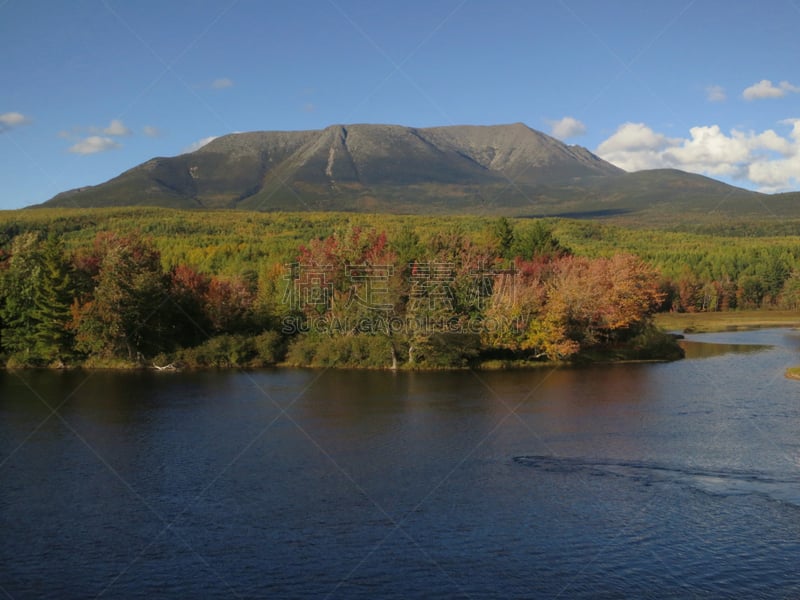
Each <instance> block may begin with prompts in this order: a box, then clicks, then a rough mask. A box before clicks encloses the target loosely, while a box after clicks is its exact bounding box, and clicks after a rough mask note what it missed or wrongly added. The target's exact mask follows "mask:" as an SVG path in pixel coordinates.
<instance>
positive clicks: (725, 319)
mask: <svg viewBox="0 0 800 600" xmlns="http://www.w3.org/2000/svg"><path fill="white" fill-rule="evenodd" d="M655 324H656V325H657V326H658V327H660V328H661V329H663V330H665V331H679V332H681V333H723V332H726V331H747V330H752V329H769V328H777V327H789V328H800V312H797V311H788V310H785V311H778V310H775V311H773V310H743V311H727V312H723V311H719V312H696V313H658V314H656V315H655Z"/></svg>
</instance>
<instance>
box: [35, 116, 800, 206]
mask: <svg viewBox="0 0 800 600" xmlns="http://www.w3.org/2000/svg"><path fill="white" fill-rule="evenodd" d="M765 198H769V196H767V195H764V194H759V193H758V192H752V191H749V190H745V189H742V188H737V187H735V186H730V185H727V184H725V183H722V182H719V181H716V180H714V179H711V178H708V177H704V176H702V175H695V174H690V173H685V172H682V171H676V170H669V169H655V170H651V171H638V172H633V173H628V172H626V171H623V170H622V169H620V168H618V167H616V166H614V165H612V164H611V163H608V162H607V161H604V160H603V159H602V158H600V157H598V156H597V155H595V154H593V153H592V152H591V151H589V150H588V149H586V148H583V147H581V146H577V145H567V144H565V143H563V142H561V141H559V140H557V139H555V138H553V137H551V136H549V135H547V134H545V133H542V132H540V131H536V130H534V129H531V128H530V127H528V126H527V125H525V124H524V123H512V124H507V125H453V126H443V127H428V128H415V127H406V126H402V125H382V124H350V125H345V124H337V125H330V126H328V127H326V128H324V129H319V130H301V131H252V132H245V133H232V134H228V135H224V136H220V137H218V138H216V139H214V140H212V141H211V142H209V143H208V144H206V145H204V146H203V147H201V148H199V149H197V150H195V151H193V152H189V153H184V154H180V155H178V156H174V157H156V158H152V159H150V160H148V161H146V162H144V163H142V164H140V165H137V166H135V167H133V168H131V169H128V170H127V171H125V172H123V173H121V174H120V175H118V176H117V177H114V178H112V179H110V180H108V181H106V182H105V183H101V184H99V185H96V186H87V187H82V188H77V189H73V190H68V191H65V192H62V193H60V194H58V195H56V196H55V197H53V198H52V199H50V200H48V201H47V202H45V203H44V204H41V205H38V206H45V207H57V206H72V207H94V206H136V205H147V206H166V207H171V208H188V209H196V208H241V209H248V210H266V211H270V210H273V211H274V210H282V211H303V210H339V211H341V210H344V211H370V212H391V213H420V214H428V213H431V214H436V213H457V212H473V213H485V212H488V211H491V212H497V213H499V214H506V215H510V216H523V215H531V214H541V215H548V214H549V215H555V214H571V213H574V214H580V213H587V214H588V213H604V212H608V211H611V212H615V213H638V212H642V211H645V212H646V211H653V210H656V211H664V210H680V211H689V212H692V211H697V210H700V211H708V210H714V207H719V206H725V205H727V206H728V207H729V208H730V207H733V208H735V209H736V210H737V211H742V210H753V209H754V208H758V207H755V204H757V202H758V201H760V202H761V203H762V204H763V202H764V199H765ZM794 200H796V198H793V197H792V194H788V195H781V198H779V200H777V201H776V203H777V204H780V205H781V206H782V207H789V206H791V205H792V203H793V202H794Z"/></svg>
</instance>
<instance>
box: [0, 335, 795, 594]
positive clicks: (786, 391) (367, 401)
mask: <svg viewBox="0 0 800 600" xmlns="http://www.w3.org/2000/svg"><path fill="white" fill-rule="evenodd" d="M687 339H688V340H689V343H690V344H693V345H694V346H695V349H699V350H700V351H699V352H698V353H692V352H690V353H689V356H691V357H692V358H689V359H687V360H684V361H679V362H675V363H666V364H635V365H615V366H603V367H591V368H577V369H563V368H562V369H539V370H533V371H518V372H488V373H471V372H457V373H397V374H392V373H383V372H360V371H311V370H267V371H257V372H246V373H243V372H214V373H170V374H168V373H143V374H132V373H65V374H58V373H37V372H22V373H0V531H2V532H3V543H2V544H0V566H1V567H0V591H2V592H3V593H4V594H5V595H6V596H8V597H11V598H15V599H20V598H73V597H81V598H82V597H106V598H119V597H125V598H145V597H147V598H150V597H163V598H186V597H203V598H217V597H219V598H222V597H225V598H227V597H234V598H236V597H240V598H264V597H269V598H280V597H290V598H299V597H315V598H317V597H322V598H326V597H328V598H352V597H363V598H376V597H393V598H415V597H417V598H422V597H454V598H460V597H463V598H490V597H491V598H494V597H508V598H531V597H537V598H598V597H599V598H603V597H606V598H620V597H649V598H676V597H680V598H684V597H694V596H698V597H731V598H741V597H747V598H758V597H764V598H767V597H769V598H771V597H798V596H800V570H798V569H797V565H798V564H800V384H798V382H796V381H790V380H787V379H785V378H784V377H783V371H784V369H785V368H786V367H787V366H790V365H794V364H797V363H800V352H798V350H800V337H798V334H797V333H795V332H792V331H789V330H780V329H774V330H759V331H750V332H732V333H724V334H704V335H696V336H687ZM698 342H704V343H709V342H710V343H718V344H726V345H727V346H728V347H727V348H721V347H714V348H712V347H709V346H703V347H701V346H699V345H697V344H698ZM753 345H755V346H756V347H753ZM723 350H724V351H723ZM0 595H2V594H0Z"/></svg>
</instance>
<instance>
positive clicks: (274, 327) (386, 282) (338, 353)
mask: <svg viewBox="0 0 800 600" xmlns="http://www.w3.org/2000/svg"><path fill="white" fill-rule="evenodd" d="M207 223H209V224H210V221H207ZM469 223H475V221H470V222H469ZM330 225H331V229H332V231H331V232H330V233H328V234H326V235H312V236H309V237H306V238H305V241H302V242H299V243H298V242H297V237H299V236H298V232H293V235H295V236H297V237H295V238H294V240H295V243H294V245H293V247H291V246H290V247H289V248H288V249H287V250H286V251H283V250H282V251H281V253H280V254H281V256H280V257H279V258H278V260H272V261H268V262H267V261H264V262H258V263H255V264H254V265H252V266H250V267H248V268H245V269H240V270H239V271H238V272H236V273H224V272H213V270H211V269H209V270H203V269H200V268H197V267H196V266H194V265H191V264H189V262H184V261H178V262H175V261H165V260H164V256H163V254H162V252H161V251H160V250H159V248H158V247H157V246H156V244H155V243H154V239H153V236H150V235H147V234H145V233H143V232H141V231H140V232H136V231H134V230H133V229H126V228H125V227H119V228H117V229H118V230H117V231H114V230H112V231H100V232H97V233H95V234H94V237H93V238H92V239H91V240H90V241H86V240H84V241H82V243H79V244H74V243H73V244H72V245H71V246H70V247H67V244H66V243H65V238H66V237H67V236H66V235H65V234H64V232H63V231H61V232H58V231H57V228H55V227H54V228H52V229H51V232H50V233H44V232H42V231H38V230H34V229H28V230H24V229H20V230H19V231H15V232H12V233H11V234H10V235H8V240H7V243H6V244H4V251H3V254H2V256H0V348H2V351H3V357H4V360H5V362H6V365H7V366H60V365H65V366H67V365H76V364H83V365H87V366H95V367H104V366H106V367H107V366H124V365H128V366H130V365H155V366H164V365H167V364H183V365H187V366H198V367H204V366H211V367H225V366H262V365H268V364H274V363H276V362H281V361H285V362H287V363H288V364H294V365H312V366H329V365H334V366H368V367H379V368H386V367H394V368H400V367H404V366H407V367H456V366H466V365H470V364H475V363H476V362H477V361H485V360H487V359H493V360H498V361H505V360H529V361H541V360H564V359H570V358H574V357H576V356H581V355H586V353H587V352H592V351H597V350H602V351H604V352H605V351H614V352H626V353H627V354H626V355H629V356H634V355H635V356H637V357H649V356H652V357H656V356H660V355H663V354H664V353H665V352H674V351H675V348H674V345H670V343H669V340H668V339H666V338H665V337H664V336H662V335H660V334H658V333H657V332H655V330H654V329H653V327H652V324H651V316H652V314H653V313H654V312H655V311H656V310H658V309H659V308H661V307H663V305H664V302H665V298H666V297H667V293H666V292H665V291H664V289H663V285H662V280H661V278H660V276H659V273H658V272H657V270H656V269H654V268H653V267H652V266H651V265H649V264H648V263H646V262H645V261H643V260H642V259H640V258H638V257H637V256H635V255H634V254H631V253H618V254H614V255H610V256H597V257H588V256H579V255H576V254H575V253H574V252H573V251H571V250H570V249H569V248H567V247H566V246H565V245H564V244H562V243H561V242H560V241H559V239H558V238H557V237H556V236H555V235H554V230H553V228H552V226H551V225H550V224H548V223H546V222H544V221H535V222H530V223H527V224H526V225H527V226H526V227H525V228H519V227H518V226H517V225H516V224H513V223H511V222H510V221H508V220H506V219H498V220H493V221H490V222H487V221H483V222H482V225H483V227H481V228H480V229H478V230H475V231H470V230H469V228H468V227H459V226H456V227H451V228H441V227H438V228H437V227H435V226H434V225H433V224H432V223H431V222H429V223H428V229H426V230H424V231H425V233H426V235H425V237H424V238H423V237H421V235H420V233H419V231H418V229H417V228H415V227H413V226H411V224H409V223H408V222H405V223H403V222H402V220H401V221H400V225H399V226H398V227H395V228H394V230H393V231H392V232H391V234H387V232H386V231H385V229H379V228H375V227H363V226H361V225H359V224H351V223H348V224H346V225H344V226H342V225H341V224H339V226H338V227H337V226H336V225H337V223H335V222H331V223H330ZM304 231H305V229H304V228H303V227H301V228H300V232H301V234H302V232H304ZM7 232H8V230H7ZM220 235H224V234H223V233H220ZM285 241H286V237H283V238H282V240H281V243H284V242H285ZM262 245H263V246H264V247H266V248H267V249H268V250H266V251H263V252H265V253H267V254H270V253H271V252H272V251H274V248H275V244H274V243H272V242H271V241H270V240H269V239H265V240H263V242H262ZM201 249H202V248H201ZM270 249H271V250H270ZM243 250H247V248H243ZM250 251H252V252H255V253H258V252H262V250H260V249H259V248H258V244H255V243H253V244H252V247H251V248H250ZM270 255H271V256H272V257H273V258H276V257H277V254H274V253H272V254H270ZM170 263H171V264H170Z"/></svg>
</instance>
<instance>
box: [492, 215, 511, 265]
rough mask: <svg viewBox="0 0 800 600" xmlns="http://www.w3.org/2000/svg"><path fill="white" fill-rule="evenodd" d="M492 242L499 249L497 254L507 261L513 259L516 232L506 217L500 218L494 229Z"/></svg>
mask: <svg viewBox="0 0 800 600" xmlns="http://www.w3.org/2000/svg"><path fill="white" fill-rule="evenodd" d="M492 241H493V242H494V245H495V246H496V247H497V254H498V255H499V256H501V257H502V258H505V259H510V258H512V246H513V244H514V230H513V229H512V227H511V223H509V222H508V219H506V218H505V217H500V218H499V219H498V220H497V221H495V223H494V226H493V227H492Z"/></svg>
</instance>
